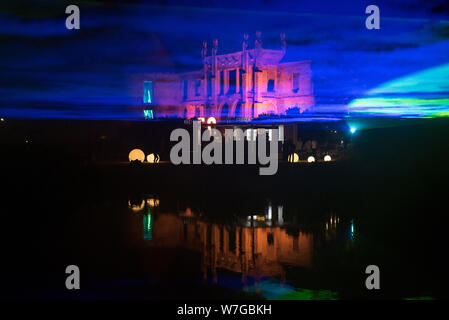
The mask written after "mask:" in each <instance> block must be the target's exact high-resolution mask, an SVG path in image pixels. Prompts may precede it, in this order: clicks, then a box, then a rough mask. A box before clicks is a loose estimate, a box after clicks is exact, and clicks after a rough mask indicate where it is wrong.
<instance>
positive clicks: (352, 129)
mask: <svg viewBox="0 0 449 320" xmlns="http://www.w3.org/2000/svg"><path fill="white" fill-rule="evenodd" d="M349 131H351V133H354V132H356V131H357V129H356V128H355V127H351V128H349Z"/></svg>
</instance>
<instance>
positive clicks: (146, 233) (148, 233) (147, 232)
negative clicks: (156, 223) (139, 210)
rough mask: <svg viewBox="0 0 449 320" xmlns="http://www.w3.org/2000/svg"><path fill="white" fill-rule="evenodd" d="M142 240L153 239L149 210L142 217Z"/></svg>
mask: <svg viewBox="0 0 449 320" xmlns="http://www.w3.org/2000/svg"><path fill="white" fill-rule="evenodd" d="M143 238H144V239H146V240H151V239H153V219H152V217H151V212H150V209H148V213H147V214H145V215H144V216H143Z"/></svg>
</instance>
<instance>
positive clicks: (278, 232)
mask: <svg viewBox="0 0 449 320" xmlns="http://www.w3.org/2000/svg"><path fill="white" fill-rule="evenodd" d="M128 204H129V207H130V208H131V209H132V210H133V211H136V208H141V214H142V215H143V229H144V232H143V234H144V236H143V238H144V239H146V240H151V241H149V242H151V244H150V245H151V246H155V247H167V248H169V247H181V248H185V249H188V250H192V251H196V252H199V253H200V254H201V271H202V275H203V278H204V279H208V278H212V279H213V281H214V282H217V281H218V275H217V274H218V272H219V270H226V271H231V272H235V273H238V274H241V277H242V282H243V285H244V286H245V285H246V284H247V280H248V277H251V278H252V279H255V280H256V283H257V281H258V280H257V279H261V278H262V277H263V276H272V277H277V278H280V279H281V281H285V267H286V266H295V267H304V268H309V267H311V266H312V260H313V234H312V233H309V232H302V231H297V232H293V234H292V233H289V232H287V225H286V224H285V222H284V212H283V206H282V205H279V206H272V205H271V204H269V205H268V206H266V207H265V212H264V213H263V214H255V215H251V216H247V217H246V218H241V219H236V220H235V222H234V223H232V224H219V223H214V222H209V221H206V219H205V218H204V216H202V215H201V214H197V213H195V212H193V211H192V210H191V209H190V208H186V209H185V210H184V211H181V212H179V213H177V214H174V213H168V212H161V211H160V210H159V208H158V206H159V200H156V199H151V200H150V199H147V200H146V201H145V202H144V205H143V207H140V202H139V206H136V205H132V204H131V203H128ZM145 204H146V205H145ZM153 213H154V214H153ZM335 223H336V222H335Z"/></svg>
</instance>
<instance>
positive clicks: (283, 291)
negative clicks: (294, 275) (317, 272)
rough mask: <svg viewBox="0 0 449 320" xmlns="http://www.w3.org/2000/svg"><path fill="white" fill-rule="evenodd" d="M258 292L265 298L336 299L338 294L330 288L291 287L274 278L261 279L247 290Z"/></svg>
mask: <svg viewBox="0 0 449 320" xmlns="http://www.w3.org/2000/svg"><path fill="white" fill-rule="evenodd" d="M247 291H248V292H250V293H258V294H261V295H262V296H263V297H265V298H267V299H273V300H336V299H338V294H337V293H336V292H333V291H330V290H309V289H300V288H295V287H292V286H290V285H288V284H283V283H279V282H278V281H276V280H274V279H273V280H272V279H268V280H263V281H261V282H259V283H257V284H255V285H253V286H250V287H249V288H248V290H247Z"/></svg>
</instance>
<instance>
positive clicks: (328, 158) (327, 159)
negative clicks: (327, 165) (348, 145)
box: [324, 155, 332, 162]
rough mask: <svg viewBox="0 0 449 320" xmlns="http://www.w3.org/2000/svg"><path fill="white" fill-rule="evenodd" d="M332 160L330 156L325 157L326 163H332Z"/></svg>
mask: <svg viewBox="0 0 449 320" xmlns="http://www.w3.org/2000/svg"><path fill="white" fill-rule="evenodd" d="M331 160H332V158H331V156H330V155H325V156H324V161H326V162H327V161H331Z"/></svg>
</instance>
